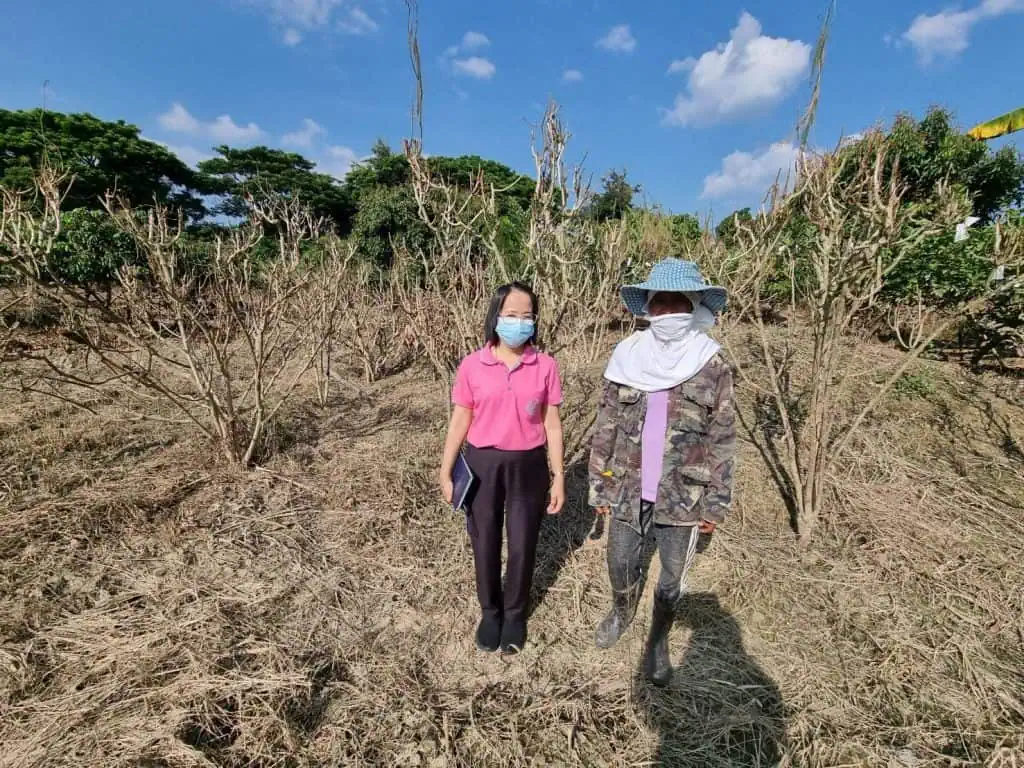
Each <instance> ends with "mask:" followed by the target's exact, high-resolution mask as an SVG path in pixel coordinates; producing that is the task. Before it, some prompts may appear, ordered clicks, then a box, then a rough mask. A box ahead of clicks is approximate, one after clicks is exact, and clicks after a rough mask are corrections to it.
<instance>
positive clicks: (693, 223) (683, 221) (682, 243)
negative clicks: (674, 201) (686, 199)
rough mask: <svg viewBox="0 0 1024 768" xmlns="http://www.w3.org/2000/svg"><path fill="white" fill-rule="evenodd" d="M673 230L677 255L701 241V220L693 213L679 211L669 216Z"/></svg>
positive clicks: (673, 240) (673, 245) (673, 243)
mask: <svg viewBox="0 0 1024 768" xmlns="http://www.w3.org/2000/svg"><path fill="white" fill-rule="evenodd" d="M669 227H670V228H671V230H672V247H673V250H674V251H675V252H676V254H677V255H682V254H685V253H686V252H687V251H689V249H690V248H691V247H692V246H693V245H694V244H696V243H697V242H699V241H700V237H701V226H700V221H698V220H697V217H696V216H694V215H693V214H692V213H677V214H676V215H674V216H672V217H670V218H669Z"/></svg>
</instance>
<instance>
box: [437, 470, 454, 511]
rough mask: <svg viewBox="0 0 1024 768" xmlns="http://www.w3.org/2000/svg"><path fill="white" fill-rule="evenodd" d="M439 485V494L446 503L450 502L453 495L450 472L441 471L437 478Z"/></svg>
mask: <svg viewBox="0 0 1024 768" xmlns="http://www.w3.org/2000/svg"><path fill="white" fill-rule="evenodd" d="M439 483H440V485H441V496H443V497H444V501H445V503H446V504H451V503H452V497H454V496H455V485H454V483H452V476H451V473H450V472H442V473H441V477H440V479H439Z"/></svg>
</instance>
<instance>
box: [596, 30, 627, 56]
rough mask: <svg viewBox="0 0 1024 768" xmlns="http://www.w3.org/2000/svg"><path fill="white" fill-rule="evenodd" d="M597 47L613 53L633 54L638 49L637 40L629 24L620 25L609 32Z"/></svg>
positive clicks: (599, 41)
mask: <svg viewBox="0 0 1024 768" xmlns="http://www.w3.org/2000/svg"><path fill="white" fill-rule="evenodd" d="M597 47H598V48H603V49H604V50H606V51H611V52H612V53H632V52H633V51H634V50H635V49H636V38H635V37H633V33H632V32H630V30H629V24H620V25H619V26H617V27H612V28H611V29H610V30H608V34H607V35H605V36H604V37H602V38H600V39H599V40H598V41H597Z"/></svg>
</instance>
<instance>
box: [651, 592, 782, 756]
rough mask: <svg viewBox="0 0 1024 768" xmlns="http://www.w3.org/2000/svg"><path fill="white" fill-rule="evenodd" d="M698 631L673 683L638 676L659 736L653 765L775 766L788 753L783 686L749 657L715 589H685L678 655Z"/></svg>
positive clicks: (673, 641) (673, 639)
mask: <svg viewBox="0 0 1024 768" xmlns="http://www.w3.org/2000/svg"><path fill="white" fill-rule="evenodd" d="M687 628H688V629H690V630H692V634H691V635H690V638H689V642H688V644H687V646H686V651H685V655H684V656H683V659H682V661H681V663H679V665H678V666H676V668H675V673H674V674H673V676H672V681H671V682H670V683H669V685H668V686H667V687H665V688H656V687H654V686H652V685H651V684H650V683H647V682H646V681H645V680H644V678H643V672H642V669H641V670H640V671H638V673H637V676H636V685H635V691H636V700H637V702H638V704H639V706H640V708H641V711H642V714H643V717H644V719H645V721H646V722H647V724H648V725H649V727H650V728H651V729H652V730H657V732H658V734H659V745H658V750H657V753H656V755H655V758H654V765H658V766H665V767H666V768H689V766H694V768H697V767H698V766H699V767H700V768H718V767H719V766H720V767H721V768H726V766H728V767H729V768H769V766H776V765H778V764H779V761H780V760H781V759H782V745H783V740H784V738H785V730H786V721H785V709H784V706H783V702H782V696H781V695H780V693H779V689H778V687H777V686H776V685H775V683H774V682H773V681H772V680H771V678H769V677H768V676H767V675H766V674H765V673H764V671H763V670H762V669H761V668H760V667H759V666H758V665H757V663H756V662H755V661H754V660H753V659H752V658H750V656H748V655H747V652H746V650H745V649H744V647H743V637H742V635H741V633H740V627H739V624H738V623H737V622H736V619H735V618H734V617H733V616H732V615H731V614H730V613H729V612H728V611H726V610H725V609H724V608H723V607H722V606H721V604H720V603H719V601H718V598H717V597H716V596H715V595H713V594H710V593H706V592H704V593H693V594H684V595H683V596H682V597H681V598H680V601H679V609H678V613H677V617H676V625H675V629H674V630H673V632H672V634H671V635H670V636H669V647H670V648H671V649H673V650H674V651H676V652H674V653H673V654H672V658H673V661H674V660H675V659H676V658H678V650H679V649H680V648H681V647H682V644H683V643H685V642H686V637H685V635H686V633H685V632H684V631H683V630H685V629H687Z"/></svg>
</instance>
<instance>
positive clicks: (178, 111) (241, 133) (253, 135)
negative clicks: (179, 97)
mask: <svg viewBox="0 0 1024 768" xmlns="http://www.w3.org/2000/svg"><path fill="white" fill-rule="evenodd" d="M158 120H159V122H160V125H161V127H163V128H164V129H165V130H168V131H172V132H173V133H184V134H188V135H190V136H205V137H207V138H211V139H214V140H216V141H223V142H229V143H230V142H235V143H245V142H252V141H256V140H257V139H259V138H261V137H262V136H263V130H262V129H261V128H260V127H259V126H258V125H256V123H249V124H248V125H238V124H237V123H236V122H235V121H234V120H232V119H231V116H230V115H221V116H220V117H217V118H214V119H213V120H212V121H210V122H203V121H201V120H199V119H197V118H196V117H194V116H193V115H192V113H191V112H189V111H188V110H187V109H185V107H184V106H183V105H182V104H180V103H178V102H175V103H174V104H172V105H171V108H170V109H169V110H168V111H167V112H165V113H164V114H162V115H160V117H159V118H158Z"/></svg>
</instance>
